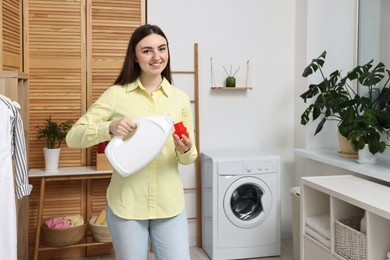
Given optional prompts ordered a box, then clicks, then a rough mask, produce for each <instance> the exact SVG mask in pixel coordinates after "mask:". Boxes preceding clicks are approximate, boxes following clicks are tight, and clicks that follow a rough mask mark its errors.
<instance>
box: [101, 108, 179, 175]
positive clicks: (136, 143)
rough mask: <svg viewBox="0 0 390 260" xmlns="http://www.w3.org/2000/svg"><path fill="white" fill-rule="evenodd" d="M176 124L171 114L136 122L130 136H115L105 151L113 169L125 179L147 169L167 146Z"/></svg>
mask: <svg viewBox="0 0 390 260" xmlns="http://www.w3.org/2000/svg"><path fill="white" fill-rule="evenodd" d="M174 122H175V121H174V120H173V118H172V117H171V116H170V115H169V114H166V115H163V116H150V117H142V118H139V119H137V120H135V123H136V125H137V128H136V129H135V130H134V131H133V132H132V133H131V134H130V136H129V137H122V136H114V137H113V138H112V140H111V141H110V142H109V143H108V145H107V147H106V149H105V151H104V152H105V154H106V156H107V159H108V160H109V162H110V163H111V165H112V167H114V168H115V170H116V171H117V172H118V173H119V174H120V175H122V176H123V177H127V176H130V175H132V174H133V173H135V172H137V171H139V170H140V169H142V168H143V167H145V165H147V164H148V163H149V162H150V161H152V160H153V159H154V158H155V157H156V155H157V154H158V153H159V152H160V151H161V150H162V148H163V147H164V145H165V144H166V142H167V140H168V137H169V136H170V135H171V131H172V126H173V124H174Z"/></svg>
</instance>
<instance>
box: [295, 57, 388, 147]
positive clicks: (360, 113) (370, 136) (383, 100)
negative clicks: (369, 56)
mask: <svg viewBox="0 0 390 260" xmlns="http://www.w3.org/2000/svg"><path fill="white" fill-rule="evenodd" d="M325 58H326V51H324V52H323V53H322V54H321V55H320V56H319V57H318V58H316V59H314V60H313V61H312V62H311V63H310V64H309V65H308V66H307V67H306V68H305V70H304V72H303V75H302V76H303V77H308V76H310V75H312V74H314V73H316V72H319V73H320V74H321V81H320V82H319V83H317V84H310V85H309V86H308V89H307V90H306V91H305V92H304V93H303V94H302V95H300V97H301V98H302V99H303V100H304V102H305V103H306V102H307V101H308V100H313V102H312V103H310V104H309V105H308V107H307V108H306V109H305V111H304V112H303V113H302V115H301V124H302V125H306V124H307V123H308V122H309V121H311V120H312V121H319V123H318V125H317V128H316V130H315V134H314V135H316V134H317V133H319V132H320V131H321V130H322V129H323V126H324V124H325V123H326V122H327V121H330V120H336V121H338V129H339V132H340V134H341V135H342V136H344V137H346V138H347V139H348V140H350V142H351V143H352V146H353V148H354V150H356V151H357V150H361V149H363V148H364V147H365V145H366V144H367V145H368V147H369V150H370V152H371V153H372V154H376V153H378V152H383V151H384V150H385V148H386V142H385V141H384V140H383V139H385V138H387V139H389V138H390V130H389V129H390V88H389V78H390V71H389V70H387V69H386V67H385V65H384V64H383V63H382V62H379V63H378V64H377V65H376V66H373V60H371V61H370V62H368V63H366V64H364V65H362V66H356V67H355V68H354V69H353V70H351V71H349V72H348V73H347V74H346V75H345V76H343V75H341V71H340V70H335V71H333V72H332V73H330V74H329V75H328V76H325V75H324V73H323V70H322V68H323V66H324V64H325ZM355 83H359V84H360V85H361V86H364V87H366V88H367V95H364V96H363V95H359V94H358V93H357V92H356V91H355V89H354V87H353V86H354V85H356V84H355ZM383 137H385V138H383Z"/></svg>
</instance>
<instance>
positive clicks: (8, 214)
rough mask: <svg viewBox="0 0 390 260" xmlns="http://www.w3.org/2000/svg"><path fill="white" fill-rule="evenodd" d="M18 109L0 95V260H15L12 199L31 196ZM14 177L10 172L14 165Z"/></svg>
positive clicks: (13, 207) (14, 228)
mask: <svg viewBox="0 0 390 260" xmlns="http://www.w3.org/2000/svg"><path fill="white" fill-rule="evenodd" d="M19 108H20V105H19V104H18V103H17V102H14V101H11V100H10V99H9V98H7V97H5V96H3V95H0V125H1V126H2V127H0V209H1V211H2V213H1V214H0V230H1V233H2V234H1V236H0V259H10V260H14V259H15V260H16V259H17V223H16V203H15V195H16V197H17V198H18V199H21V198H23V197H24V196H28V195H30V193H31V190H32V185H30V184H29V183H28V172H27V156H26V143H25V137H24V128H23V122H22V119H21V117H20V114H19V111H18V109H19ZM12 159H14V163H15V164H14V165H15V174H14V171H13V161H12Z"/></svg>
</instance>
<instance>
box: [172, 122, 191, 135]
mask: <svg viewBox="0 0 390 260" xmlns="http://www.w3.org/2000/svg"><path fill="white" fill-rule="evenodd" d="M173 126H174V127H175V134H177V135H178V136H179V137H180V138H181V137H182V135H185V136H187V137H188V133H187V128H186V127H185V126H184V125H183V122H179V123H176V124H174V125H173Z"/></svg>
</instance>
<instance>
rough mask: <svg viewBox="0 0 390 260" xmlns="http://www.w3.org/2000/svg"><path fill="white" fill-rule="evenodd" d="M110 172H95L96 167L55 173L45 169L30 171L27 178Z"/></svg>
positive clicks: (75, 168)
mask: <svg viewBox="0 0 390 260" xmlns="http://www.w3.org/2000/svg"><path fill="white" fill-rule="evenodd" d="M107 173H112V171H96V166H80V167H63V168H59V169H58V171H57V172H46V171H45V169H30V171H29V173H28V176H29V177H49V176H74V175H97V174H107Z"/></svg>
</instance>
